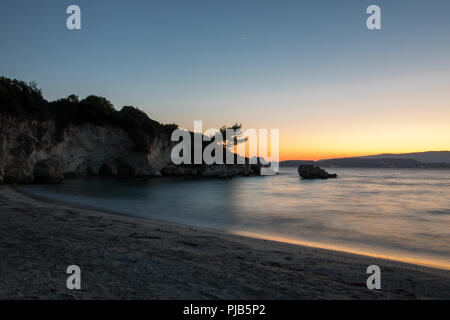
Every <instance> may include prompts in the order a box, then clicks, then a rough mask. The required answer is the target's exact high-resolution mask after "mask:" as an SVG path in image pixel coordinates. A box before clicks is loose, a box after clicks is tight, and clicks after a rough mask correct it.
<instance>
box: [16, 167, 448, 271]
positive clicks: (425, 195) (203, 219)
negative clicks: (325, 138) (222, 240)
mask: <svg viewBox="0 0 450 320" xmlns="http://www.w3.org/2000/svg"><path fill="white" fill-rule="evenodd" d="M327 171H328V172H331V173H337V174H338V178H337V179H329V180H302V179H300V178H299V176H298V173H297V170H296V168H280V172H279V174H277V175H273V176H253V177H235V178H233V179H210V178H209V179H199V178H197V179H192V178H165V177H160V178H151V179H125V178H73V179H66V180H65V181H64V182H63V183H62V184H61V185H29V186H20V187H18V189H19V191H22V192H24V193H26V194H29V195H31V196H36V197H40V198H44V199H48V200H52V201H58V202H61V203H64V204H69V205H74V206H80V207H92V208H97V209H101V210H107V211H109V212H112V213H114V214H119V215H127V216H134V217H139V218H146V219H157V220H162V221H168V222H174V223H181V224H187V225H192V226H197V227H203V228H210V229H216V230H220V231H222V232H226V233H232V234H238V235H244V236H250V237H256V238H262V239H267V240H275V241H283V242H289V243H293V244H297V245H307V246H312V247H318V248H325V249H331V250H338V251H344V252H350V253H357V254H363V255H368V256H373V257H382V258H387V259H393V260H398V261H404V262H410V263H415V264H419V265H427V266H433V267H438V268H444V269H450V170H440V169H429V170H428V169H366V168H361V169H349V168H336V169H327Z"/></svg>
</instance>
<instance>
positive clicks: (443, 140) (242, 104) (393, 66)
mask: <svg viewBox="0 0 450 320" xmlns="http://www.w3.org/2000/svg"><path fill="white" fill-rule="evenodd" d="M71 4H76V5H78V6H79V7H80V8H81V30H68V29H67V28H66V19H67V17H68V14H66V8H67V7H68V6H69V5H71ZM371 4H376V5H378V6H380V8H381V25H382V29H381V30H369V29H367V27H366V19H367V17H368V14H366V9H367V7H368V6H369V5H371ZM449 15H450V1H448V0H431V1H424V0H423V1H416V0H398V1H382V0H371V1H364V0H341V1H336V0H327V1H324V0H315V1H313V0H311V1H301V0H294V1H287V0H278V1H275V0H271V1H268V0H240V1H237V0H227V1H224V0H222V1H218V0H207V1H206V0H205V1H197V0H182V1H181V0H180V1H172V0H161V1H153V0H146V1H144V0H142V1H138V0H129V1H105V0H102V1H101V0H89V1H85V0H70V1H65V0H53V1H51V0H40V1H24V0H14V1H10V0H2V1H1V4H0V39H1V47H0V74H1V75H2V76H6V77H10V78H17V79H20V80H24V81H36V82H37V83H38V85H39V87H41V88H42V91H43V94H44V97H45V98H46V99H48V100H54V99H57V98H61V97H66V96H68V95H70V94H77V95H78V96H79V97H80V98H83V97H86V96H87V95H90V94H95V95H100V96H104V97H106V98H108V99H109V100H110V101H111V102H112V103H113V104H114V105H115V107H116V108H117V109H120V108H121V107H122V106H124V105H134V106H137V107H139V108H140V109H142V110H144V111H145V112H146V113H147V114H148V115H149V116H150V117H151V118H152V119H155V120H158V121H160V122H163V123H173V122H175V123H177V124H179V125H180V126H181V127H184V128H187V129H192V128H193V124H194V120H202V121H203V128H204V129H207V128H219V127H221V126H222V125H232V124H233V123H235V122H239V123H242V124H243V126H244V128H255V129H279V130H280V157H281V159H282V160H287V159H313V160H316V159H323V158H332V157H342V156H356V155H368V154H376V153H384V152H389V153H401V152H420V151H429V150H450V90H449V88H450V19H449V18H448V17H449Z"/></svg>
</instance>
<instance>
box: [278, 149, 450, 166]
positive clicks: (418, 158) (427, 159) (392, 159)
mask: <svg viewBox="0 0 450 320" xmlns="http://www.w3.org/2000/svg"><path fill="white" fill-rule="evenodd" d="M303 164H317V165H320V166H322V167H331V168H419V169H433V168H439V169H450V151H427V152H415V153H399V154H393V153H383V154H378V155H371V156H362V157H351V158H335V159H324V160H318V161H314V160H286V161H281V162H280V166H281V167H298V166H299V165H303Z"/></svg>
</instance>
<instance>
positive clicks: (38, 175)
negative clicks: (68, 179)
mask: <svg viewBox="0 0 450 320" xmlns="http://www.w3.org/2000/svg"><path fill="white" fill-rule="evenodd" d="M63 180H64V174H63V169H62V166H61V164H60V163H59V161H58V160H56V159H45V160H41V161H38V162H36V164H35V165H34V182H35V183H61V182H62V181H63Z"/></svg>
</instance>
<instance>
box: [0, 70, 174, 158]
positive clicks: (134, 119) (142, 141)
mask: <svg viewBox="0 0 450 320" xmlns="http://www.w3.org/2000/svg"><path fill="white" fill-rule="evenodd" d="M0 113H2V114H6V115H11V116H14V117H20V118H32V119H37V120H41V121H45V120H54V121H55V123H56V127H57V129H58V130H59V131H60V130H62V129H64V128H65V127H66V126H68V125H70V124H73V125H77V126H80V125H83V124H86V123H91V124H94V125H98V126H113V127H118V128H121V129H123V130H124V131H126V132H127V133H128V134H129V136H130V138H131V139H132V141H133V143H134V148H135V149H136V150H137V151H147V150H148V147H149V144H150V143H151V142H152V141H153V139H154V138H155V137H156V136H158V135H159V134H169V135H170V134H171V133H172V131H173V130H175V129H176V128H178V126H177V125H175V124H169V125H163V124H160V123H159V122H157V121H155V120H152V119H150V118H149V117H148V116H147V114H145V112H143V111H141V110H139V109H138V108H135V107H131V106H125V107H123V108H122V110H120V111H117V110H116V109H115V108H114V106H113V104H112V103H111V102H110V101H109V100H107V99H106V98H104V97H99V96H94V95H90V96H88V97H86V98H84V99H82V100H79V99H78V97H77V96H76V95H70V96H68V97H67V98H63V99H58V100H56V101H52V102H48V101H47V100H45V99H44V98H43V97H42V92H41V90H40V89H39V88H38V87H37V85H36V83H34V82H32V83H25V82H23V81H18V80H11V79H8V78H5V77H0Z"/></svg>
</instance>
